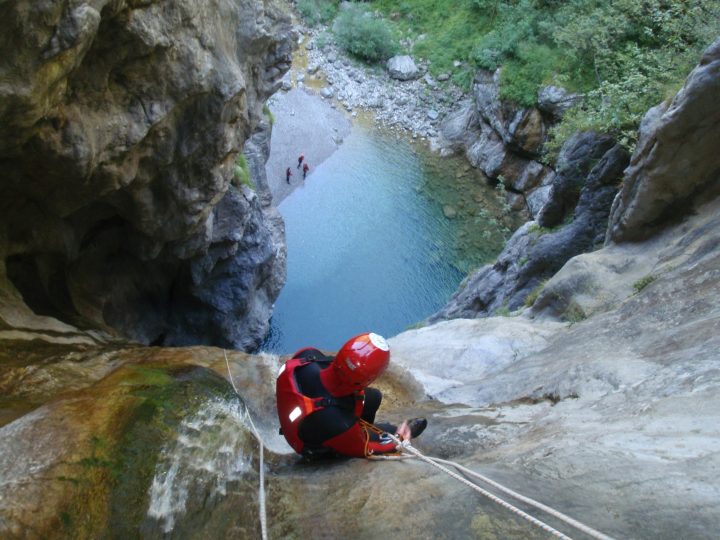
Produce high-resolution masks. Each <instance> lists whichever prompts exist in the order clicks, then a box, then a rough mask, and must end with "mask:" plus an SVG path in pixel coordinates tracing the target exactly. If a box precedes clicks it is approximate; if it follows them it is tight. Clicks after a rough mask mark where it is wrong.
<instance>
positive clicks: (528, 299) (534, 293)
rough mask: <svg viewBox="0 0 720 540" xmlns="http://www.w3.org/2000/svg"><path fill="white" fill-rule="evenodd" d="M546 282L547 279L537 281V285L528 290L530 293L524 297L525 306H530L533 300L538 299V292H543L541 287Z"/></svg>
mask: <svg viewBox="0 0 720 540" xmlns="http://www.w3.org/2000/svg"><path fill="white" fill-rule="evenodd" d="M546 283H547V279H545V280H543V281H541V282H540V283H538V285H537V287H535V288H534V289H533V290H532V291H530V294H528V295H527V296H526V297H525V306H527V307H531V306H532V305H533V304H534V303H535V300H537V299H538V296H540V293H541V292H543V289H544V288H545V284H546Z"/></svg>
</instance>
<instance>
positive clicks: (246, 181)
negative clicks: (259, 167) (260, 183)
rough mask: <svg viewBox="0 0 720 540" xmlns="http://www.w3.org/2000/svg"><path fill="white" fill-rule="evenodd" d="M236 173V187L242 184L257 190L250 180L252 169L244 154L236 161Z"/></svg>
mask: <svg viewBox="0 0 720 540" xmlns="http://www.w3.org/2000/svg"><path fill="white" fill-rule="evenodd" d="M234 173H235V182H237V183H236V185H239V184H242V185H244V186H247V187H249V188H250V189H255V185H254V184H253V183H252V180H250V167H249V166H248V162H247V159H246V158H245V156H244V155H243V154H239V155H238V157H237V160H236V161H235V170H234Z"/></svg>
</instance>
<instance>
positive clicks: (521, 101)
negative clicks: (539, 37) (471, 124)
mask: <svg viewBox="0 0 720 540" xmlns="http://www.w3.org/2000/svg"><path fill="white" fill-rule="evenodd" d="M560 62H561V60H560V57H559V53H558V51H557V50H555V49H552V48H550V47H548V46H547V45H538V44H537V43H534V42H532V41H530V42H527V43H524V44H522V45H521V46H520V47H519V48H518V50H517V52H516V55H515V57H514V58H513V59H511V60H508V61H507V62H506V63H505V64H504V65H503V68H502V71H501V72H500V97H501V98H502V99H504V100H507V101H512V102H514V103H516V104H518V105H521V106H523V107H532V106H533V105H535V103H536V102H537V94H538V88H540V87H541V86H542V85H544V84H547V83H549V82H551V81H552V76H553V74H554V73H555V72H556V71H557V68H558V66H559V65H560Z"/></svg>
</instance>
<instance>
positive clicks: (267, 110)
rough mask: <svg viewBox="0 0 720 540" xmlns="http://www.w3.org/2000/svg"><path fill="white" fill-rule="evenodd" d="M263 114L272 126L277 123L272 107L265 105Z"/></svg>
mask: <svg viewBox="0 0 720 540" xmlns="http://www.w3.org/2000/svg"><path fill="white" fill-rule="evenodd" d="M262 112H263V114H264V115H265V116H267V119H268V122H270V125H271V126H272V125H273V124H274V123H275V115H274V114H273V113H272V111H271V110H270V107H268V106H267V105H263V108H262Z"/></svg>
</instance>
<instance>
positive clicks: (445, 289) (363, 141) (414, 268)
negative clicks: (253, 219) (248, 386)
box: [261, 124, 512, 354]
mask: <svg viewBox="0 0 720 540" xmlns="http://www.w3.org/2000/svg"><path fill="white" fill-rule="evenodd" d="M293 170H294V171H296V169H294V168H293ZM298 176H300V175H299V171H296V172H295V177H294V178H297V177H298ZM500 199H501V197H498V195H497V193H496V190H495V189H494V188H493V187H491V186H488V185H487V182H486V181H485V180H484V179H483V178H482V177H481V176H479V175H478V173H477V172H476V171H475V170H474V169H472V168H471V167H470V166H469V165H468V164H467V162H466V161H465V160H464V159H460V158H457V159H440V158H438V157H436V156H432V155H430V154H429V153H428V152H426V151H425V150H424V149H423V148H422V147H420V145H418V144H414V143H413V142H412V141H411V140H408V139H406V138H401V137H398V136H397V135H395V134H392V133H385V132H382V131H379V130H377V129H374V128H370V127H368V126H367V125H363V124H355V125H354V126H353V129H352V131H351V133H350V135H349V136H348V137H347V138H346V139H345V141H344V142H343V144H342V145H341V146H340V147H339V149H338V150H337V152H335V153H334V154H333V155H332V156H331V157H330V158H328V159H327V160H326V161H324V162H323V163H322V164H320V165H319V166H318V167H317V168H314V169H313V170H312V174H310V175H309V176H308V177H307V179H306V180H305V181H304V182H303V183H302V185H301V186H300V187H299V188H297V189H296V190H295V191H294V192H293V193H292V194H291V195H290V196H288V197H287V198H286V199H285V200H284V201H283V202H282V203H281V204H280V205H279V207H278V209H279V211H280V213H281V214H282V216H283V218H284V219H285V226H286V234H287V248H288V277H287V283H286V285H285V287H284V289H283V291H282V292H281V294H280V296H279V298H278V300H277V302H276V304H275V309H274V313H273V317H272V321H271V331H270V334H269V336H268V338H267V339H266V340H265V342H264V344H263V345H262V346H261V350H264V351H268V352H274V353H279V354H286V353H291V352H293V351H295V350H297V349H299V348H301V347H305V346H314V347H318V348H321V349H327V350H334V349H337V348H338V347H339V346H341V345H342V344H343V343H344V342H345V341H346V340H347V339H348V338H350V337H352V336H353V335H356V334H359V333H362V332H366V331H374V332H377V333H380V334H382V335H385V336H393V335H395V334H397V333H399V332H402V331H403V330H405V329H407V328H408V327H409V326H411V325H414V324H416V323H418V322H419V321H422V320H423V319H425V318H426V317H428V316H429V315H431V314H432V313H434V312H435V311H437V310H438V309H439V308H440V307H442V306H443V305H444V304H445V303H446V302H447V300H448V299H449V298H450V296H451V295H452V293H453V292H454V291H455V290H456V289H457V287H458V285H459V284H460V282H461V281H462V279H463V278H464V277H465V275H466V274H467V273H468V271H470V270H471V269H473V268H475V267H477V266H479V265H480V264H483V263H486V262H489V261H491V260H493V259H494V258H495V256H496V255H497V254H498V253H499V251H500V250H501V249H502V246H503V245H504V242H505V239H506V238H507V236H508V234H509V229H510V228H511V226H512V224H510V223H507V222H505V221H504V220H507V219H509V218H508V217H503V216H505V212H504V209H503V205H502V204H501V203H500V202H499V201H500Z"/></svg>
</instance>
